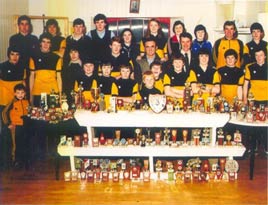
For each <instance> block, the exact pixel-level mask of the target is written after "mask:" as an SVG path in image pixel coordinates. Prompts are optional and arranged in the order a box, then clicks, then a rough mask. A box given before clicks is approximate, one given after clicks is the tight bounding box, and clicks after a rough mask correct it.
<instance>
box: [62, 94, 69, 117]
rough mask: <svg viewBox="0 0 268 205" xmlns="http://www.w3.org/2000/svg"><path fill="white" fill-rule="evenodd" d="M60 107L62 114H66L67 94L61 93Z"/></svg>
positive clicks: (67, 106)
mask: <svg viewBox="0 0 268 205" xmlns="http://www.w3.org/2000/svg"><path fill="white" fill-rule="evenodd" d="M61 109H62V112H63V113H64V114H67V112H68V109H69V105H68V103H67V96H66V95H65V93H63V94H62V96H61Z"/></svg>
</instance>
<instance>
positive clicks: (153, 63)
mask: <svg viewBox="0 0 268 205" xmlns="http://www.w3.org/2000/svg"><path fill="white" fill-rule="evenodd" d="M154 65H157V66H160V68H161V70H162V63H161V61H159V60H154V61H153V62H152V63H151V64H150V69H152V67H153V66H154Z"/></svg>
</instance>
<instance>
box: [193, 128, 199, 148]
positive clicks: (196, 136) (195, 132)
mask: <svg viewBox="0 0 268 205" xmlns="http://www.w3.org/2000/svg"><path fill="white" fill-rule="evenodd" d="M192 133H193V138H194V145H195V146H198V145H199V143H200V133H201V130H200V129H194V130H192Z"/></svg>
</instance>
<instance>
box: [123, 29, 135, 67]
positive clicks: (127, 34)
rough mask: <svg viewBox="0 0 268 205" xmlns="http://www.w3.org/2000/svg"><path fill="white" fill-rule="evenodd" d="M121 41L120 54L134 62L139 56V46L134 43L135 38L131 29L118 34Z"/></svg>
mask: <svg viewBox="0 0 268 205" xmlns="http://www.w3.org/2000/svg"><path fill="white" fill-rule="evenodd" d="M120 37H121V40H122V43H121V45H122V49H121V53H122V54H126V55H127V56H128V58H129V60H132V62H135V61H136V59H137V57H138V56H139V55H140V48H139V45H138V44H137V43H136V40H135V36H134V34H133V32H132V30H131V29H129V28H125V29H124V30H123V31H122V32H121V34H120Z"/></svg>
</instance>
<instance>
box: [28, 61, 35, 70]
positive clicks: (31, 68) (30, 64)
mask: <svg viewBox="0 0 268 205" xmlns="http://www.w3.org/2000/svg"><path fill="white" fill-rule="evenodd" d="M29 68H30V70H31V71H34V70H35V64H34V60H33V59H32V58H30V61H29Z"/></svg>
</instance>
